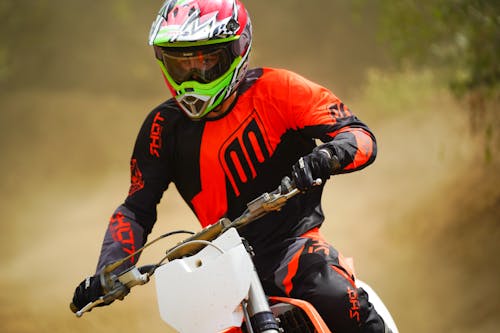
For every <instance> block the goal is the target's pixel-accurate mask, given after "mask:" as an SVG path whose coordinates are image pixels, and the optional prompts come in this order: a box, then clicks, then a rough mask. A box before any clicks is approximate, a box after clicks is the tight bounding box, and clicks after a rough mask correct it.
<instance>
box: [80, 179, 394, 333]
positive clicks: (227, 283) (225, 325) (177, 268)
mask: <svg viewBox="0 0 500 333" xmlns="http://www.w3.org/2000/svg"><path fill="white" fill-rule="evenodd" d="M316 182H317V184H321V180H320V179H318V180H317V181H316ZM299 193H300V191H299V190H298V189H297V188H295V186H294V185H293V182H291V181H290V179H289V178H288V177H285V178H283V180H282V181H281V184H280V185H279V186H278V188H277V189H276V190H275V191H272V192H270V193H267V192H266V193H264V194H262V195H261V196H259V197H258V198H256V199H255V200H253V201H251V202H250V203H248V204H247V209H246V210H245V212H243V214H242V215H241V216H239V217H238V218H236V219H234V220H233V221H230V220H229V219H227V218H223V219H221V220H219V221H218V222H217V223H215V224H213V225H210V226H208V227H206V228H205V229H203V230H201V231H200V232H198V233H192V232H188V231H183V230H179V231H174V232H169V233H167V234H164V235H161V236H160V237H158V238H156V239H154V240H153V241H151V242H149V243H147V244H146V245H145V246H144V247H142V248H141V249H139V250H138V251H137V252H135V253H133V254H131V255H130V256H128V257H126V258H123V259H122V260H119V261H117V262H115V263H112V264H109V265H107V266H106V267H105V268H104V269H103V270H102V272H101V273H100V275H99V276H100V280H101V285H102V286H103V290H104V291H105V293H104V295H103V296H101V297H100V298H99V299H97V300H96V301H94V302H91V303H89V304H87V305H86V306H85V307H83V308H82V309H81V310H78V309H76V307H75V306H74V305H73V304H71V309H72V310H73V312H75V313H76V315H77V316H78V317H80V316H82V315H83V314H84V313H85V312H88V311H90V310H92V309H93V308H94V307H96V306H99V305H102V304H109V303H111V302H113V301H114V300H117V299H120V300H122V299H123V298H124V297H125V296H126V295H127V294H128V293H129V292H130V289H131V288H132V287H134V286H137V285H143V284H146V283H147V282H149V281H150V277H151V276H152V275H153V274H154V275H155V280H156V283H155V284H156V293H157V299H158V306H159V312H160V316H161V318H162V320H163V321H165V322H166V323H167V324H169V325H170V326H171V327H173V328H174V329H176V330H177V331H179V332H182V333H184V332H186V333H191V332H196V333H205V332H206V333H213V332H221V333H236V332H247V333H277V332H285V333H291V332H317V333H328V332H331V331H330V330H329V328H328V327H327V325H326V324H325V322H324V321H323V319H322V318H321V316H320V315H319V314H318V312H317V311H316V310H315V308H314V307H313V306H312V305H311V304H310V303H308V302H306V301H303V300H298V299H293V298H286V297H274V296H268V295H266V294H265V292H264V290H263V288H262V284H261V282H260V280H259V277H258V275H257V272H256V270H255V266H254V264H253V262H252V251H253V249H252V247H251V245H250V244H248V242H246V240H245V239H243V238H242V237H241V236H240V235H239V233H238V229H239V228H241V227H242V226H245V225H247V224H248V223H251V222H252V221H254V220H256V219H258V218H260V217H262V216H264V215H265V214H267V213H269V212H272V211H277V210H280V209H281V208H282V207H283V206H284V205H285V204H286V202H287V200H288V199H290V198H291V197H293V196H295V195H297V194H299ZM179 233H189V234H191V236H189V237H188V238H186V239H185V240H183V241H181V242H179V243H178V244H177V245H176V246H174V247H173V248H171V249H169V250H168V251H166V254H165V256H164V257H163V258H162V259H161V260H160V261H159V262H158V263H156V264H152V265H145V266H141V267H136V266H132V267H131V268H129V269H128V270H126V271H125V272H123V273H120V274H119V275H115V274H113V273H112V272H113V271H114V270H115V269H116V268H118V267H119V266H120V265H122V264H123V263H124V262H126V261H127V260H128V259H130V258H131V257H132V256H135V255H137V254H139V253H140V252H142V251H143V250H144V249H146V248H147V247H149V246H150V245H152V244H153V243H155V242H157V241H158V240H160V239H163V238H166V237H169V236H172V235H174V234H179ZM356 285H357V286H358V287H362V288H363V289H364V290H365V291H366V292H367V293H368V294H369V299H370V302H371V303H372V304H373V305H374V306H375V309H376V310H377V312H378V313H379V315H380V316H382V318H383V319H384V322H385V323H386V326H387V327H388V328H389V329H391V330H392V332H393V333H398V332H399V331H398V329H397V327H396V325H395V323H394V320H393V319H392V316H391V314H390V313H389V311H388V310H387V308H386V306H385V305H384V303H383V302H382V300H381V299H380V297H379V296H378V295H377V294H376V293H375V292H374V291H373V289H372V288H371V287H370V286H368V285H367V284H366V283H364V282H362V281H360V280H356ZM77 310H78V311H77ZM388 332H390V330H389V331H388Z"/></svg>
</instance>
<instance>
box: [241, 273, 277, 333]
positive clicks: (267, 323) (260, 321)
mask: <svg viewBox="0 0 500 333" xmlns="http://www.w3.org/2000/svg"><path fill="white" fill-rule="evenodd" d="M248 313H249V315H250V317H251V321H252V326H254V331H255V332H256V333H277V332H279V325H278V323H277V321H276V318H274V315H273V313H272V312H271V308H270V307H269V303H268V301H267V297H266V294H265V293H264V289H263V288H262V284H261V282H260V279H259V276H258V275H257V272H256V271H255V270H254V271H253V273H252V280H251V283H250V290H249V292H248Z"/></svg>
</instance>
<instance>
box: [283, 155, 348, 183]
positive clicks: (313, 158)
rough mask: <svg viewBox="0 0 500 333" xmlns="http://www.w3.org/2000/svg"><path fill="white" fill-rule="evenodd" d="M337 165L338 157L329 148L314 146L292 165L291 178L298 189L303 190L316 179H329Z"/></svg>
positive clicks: (338, 165) (337, 167) (338, 164)
mask: <svg viewBox="0 0 500 333" xmlns="http://www.w3.org/2000/svg"><path fill="white" fill-rule="evenodd" d="M339 167H340V163H339V160H338V158H337V157H336V156H335V155H333V154H332V152H331V151H330V150H329V149H327V148H315V149H314V150H313V151H312V153H310V154H308V155H306V156H303V157H301V158H300V159H299V161H298V162H297V163H295V164H294V165H293V166H292V179H293V181H294V182H295V186H297V188H298V189H299V190H300V191H305V190H308V189H310V188H311V187H312V186H314V185H316V184H315V181H316V179H318V178H319V179H321V180H323V181H325V180H327V179H329V178H330V176H331V175H332V174H333V173H334V172H335V171H336V170H338V169H339Z"/></svg>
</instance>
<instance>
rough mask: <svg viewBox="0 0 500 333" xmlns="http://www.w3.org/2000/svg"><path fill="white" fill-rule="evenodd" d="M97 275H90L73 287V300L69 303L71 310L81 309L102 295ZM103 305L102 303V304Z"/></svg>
mask: <svg viewBox="0 0 500 333" xmlns="http://www.w3.org/2000/svg"><path fill="white" fill-rule="evenodd" d="M103 294H104V292H103V290H102V287H101V281H100V279H99V276H91V277H88V278H86V279H85V280H83V281H82V282H81V283H80V284H79V285H78V287H76V289H75V294H74V296H73V301H72V303H71V305H70V307H71V311H73V312H76V311H78V310H81V309H82V308H83V307H84V306H85V305H87V304H89V303H90V302H93V301H95V300H96V299H98V298H99V297H101V296H103ZM102 305H104V304H102Z"/></svg>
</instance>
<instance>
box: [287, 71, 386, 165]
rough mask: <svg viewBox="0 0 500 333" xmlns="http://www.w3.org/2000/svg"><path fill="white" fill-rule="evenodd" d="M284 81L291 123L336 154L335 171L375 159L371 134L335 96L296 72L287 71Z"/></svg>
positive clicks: (364, 163) (369, 162)
mask: <svg viewBox="0 0 500 333" xmlns="http://www.w3.org/2000/svg"><path fill="white" fill-rule="evenodd" d="M288 82H289V96H288V99H289V101H291V102H290V103H289V107H290V109H289V110H288V112H289V114H291V115H292V117H291V121H292V124H291V126H292V127H293V128H296V129H297V130H299V131H300V132H301V133H303V134H304V135H306V136H307V137H310V138H313V139H319V140H321V141H322V142H323V143H324V144H323V145H322V147H325V148H327V149H329V150H330V151H331V152H332V153H333V154H335V155H336V156H337V158H338V159H339V162H340V169H339V170H338V171H337V172H336V173H347V172H352V171H356V170H360V169H362V168H364V167H366V166H368V165H370V164H371V163H372V162H373V161H374V160H375V157H376V153H377V145H376V139H375V136H374V135H373V133H372V132H371V130H370V129H369V128H368V126H367V125H366V124H364V123H363V122H362V121H361V120H359V119H358V118H357V117H356V116H355V115H354V114H353V113H352V112H351V110H349V108H348V107H347V106H346V105H344V103H342V101H341V100H340V99H339V98H338V97H337V96H335V95H334V94H333V93H332V92H331V91H330V90H328V89H326V88H325V87H322V86H320V85H318V84H315V83H313V82H311V81H309V80H307V79H305V78H303V77H301V76H298V75H292V74H290V77H289V79H288Z"/></svg>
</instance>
